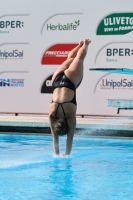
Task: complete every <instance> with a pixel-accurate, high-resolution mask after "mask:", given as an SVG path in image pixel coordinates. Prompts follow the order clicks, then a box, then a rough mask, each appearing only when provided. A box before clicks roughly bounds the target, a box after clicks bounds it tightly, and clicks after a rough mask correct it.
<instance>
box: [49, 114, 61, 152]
mask: <svg viewBox="0 0 133 200" xmlns="http://www.w3.org/2000/svg"><path fill="white" fill-rule="evenodd" d="M53 121H54V117H52V116H51V115H49V124H50V130H51V133H52V137H53V148H54V153H55V154H56V155H59V154H60V152H59V137H58V135H56V134H55V133H54V131H53V128H52V122H53Z"/></svg>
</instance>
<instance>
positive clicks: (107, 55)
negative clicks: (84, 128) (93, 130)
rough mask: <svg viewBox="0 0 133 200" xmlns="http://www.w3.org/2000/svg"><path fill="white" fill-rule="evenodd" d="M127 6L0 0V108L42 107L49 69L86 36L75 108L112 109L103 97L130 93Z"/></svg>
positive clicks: (132, 46) (132, 55)
mask: <svg viewBox="0 0 133 200" xmlns="http://www.w3.org/2000/svg"><path fill="white" fill-rule="evenodd" d="M7 2H8V3H7ZM7 5H8V6H7ZM132 7H133V2H131V1H130V0H127V1H121V0H117V1H116V0H109V1H108V2H107V1H106V0H101V1H99V2H98V1H97V2H96V1H91V0H82V1H78V2H77V1H76V0H73V1H71V0H67V1H62V0H58V1H54V0H49V1H45V0H39V1H32V0H28V1H26V0H23V1H19V2H18V1H17V0H12V1H7V0H5V1H1V8H0V10H1V12H0V13H1V14H0V94H1V95H0V112H1V113H2V112H4V113H48V110H49V104H50V102H51V99H52V87H51V77H52V74H53V73H54V71H55V70H56V69H57V68H58V67H59V65H60V64H61V63H62V62H63V61H64V60H65V59H66V58H67V55H68V53H69V51H71V49H73V48H74V47H75V46H76V45H77V44H78V42H79V41H80V40H82V39H84V38H91V40H92V43H91V44H90V46H89V48H88V54H87V57H86V59H85V62H84V78H83V81H82V83H81V85H80V87H79V88H78V89H77V104H78V107H77V108H78V109H77V114H86V115H117V108H113V107H108V99H132V98H133V73H132V70H133V11H131V8H132ZM110 69H111V70H110ZM108 70H110V71H108ZM119 115H133V110H122V111H120V114H119Z"/></svg>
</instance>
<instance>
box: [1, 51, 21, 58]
mask: <svg viewBox="0 0 133 200" xmlns="http://www.w3.org/2000/svg"><path fill="white" fill-rule="evenodd" d="M23 56H24V52H23V50H22V51H19V50H18V49H15V50H12V51H6V50H0V60H9V59H23Z"/></svg>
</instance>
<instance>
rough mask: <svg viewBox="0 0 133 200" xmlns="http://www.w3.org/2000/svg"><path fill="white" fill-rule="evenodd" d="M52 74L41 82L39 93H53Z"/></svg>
mask: <svg viewBox="0 0 133 200" xmlns="http://www.w3.org/2000/svg"><path fill="white" fill-rule="evenodd" d="M52 76H53V75H51V76H49V77H48V78H46V80H45V81H44V83H43V84H42V87H41V93H53V88H52Z"/></svg>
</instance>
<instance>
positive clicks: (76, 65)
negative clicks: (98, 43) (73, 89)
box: [65, 39, 91, 86]
mask: <svg viewBox="0 0 133 200" xmlns="http://www.w3.org/2000/svg"><path fill="white" fill-rule="evenodd" d="M90 42H91V41H90V39H85V40H84V43H83V45H82V47H81V48H80V49H79V50H78V52H77V55H76V57H75V58H74V59H73V62H72V63H71V64H70V66H69V68H68V69H66V70H65V74H66V76H67V77H68V78H69V79H70V80H71V81H72V82H73V83H74V84H75V85H76V86H77V84H78V83H79V82H80V80H81V79H82V77H83V62H84V59H85V56H86V54H87V49H88V45H89V43H90Z"/></svg>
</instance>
